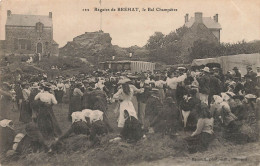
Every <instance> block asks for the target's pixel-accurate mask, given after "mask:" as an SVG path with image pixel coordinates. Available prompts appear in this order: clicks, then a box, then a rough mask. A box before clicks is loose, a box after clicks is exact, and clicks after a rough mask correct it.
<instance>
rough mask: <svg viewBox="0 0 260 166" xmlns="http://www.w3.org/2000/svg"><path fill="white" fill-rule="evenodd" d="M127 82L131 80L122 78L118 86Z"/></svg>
mask: <svg viewBox="0 0 260 166" xmlns="http://www.w3.org/2000/svg"><path fill="white" fill-rule="evenodd" d="M127 82H131V80H130V79H129V78H123V79H121V80H119V81H118V84H125V83H127Z"/></svg>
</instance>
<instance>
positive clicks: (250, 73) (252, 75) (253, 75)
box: [245, 66, 257, 83]
mask: <svg viewBox="0 0 260 166" xmlns="http://www.w3.org/2000/svg"><path fill="white" fill-rule="evenodd" d="M246 70H247V73H246V75H245V76H248V77H249V78H250V79H251V80H252V81H253V82H254V83H256V82H257V78H256V77H257V74H256V73H255V72H254V71H253V69H252V66H247V67H246Z"/></svg>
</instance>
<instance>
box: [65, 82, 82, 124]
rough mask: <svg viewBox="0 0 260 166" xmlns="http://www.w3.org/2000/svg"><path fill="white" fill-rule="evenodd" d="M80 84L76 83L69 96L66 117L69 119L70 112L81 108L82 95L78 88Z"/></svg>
mask: <svg viewBox="0 0 260 166" xmlns="http://www.w3.org/2000/svg"><path fill="white" fill-rule="evenodd" d="M80 87H81V84H80V83H78V84H76V87H75V88H74V90H73V92H72V94H71V97H70V103H69V115H68V119H69V120H71V114H72V113H73V112H76V111H81V110H82V96H83V93H82V91H81V90H80Z"/></svg>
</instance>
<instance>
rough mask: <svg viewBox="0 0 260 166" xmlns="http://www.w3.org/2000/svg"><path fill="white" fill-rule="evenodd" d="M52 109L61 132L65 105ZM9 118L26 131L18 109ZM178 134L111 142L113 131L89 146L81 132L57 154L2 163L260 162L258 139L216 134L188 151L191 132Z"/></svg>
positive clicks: (112, 118)
mask: <svg viewBox="0 0 260 166" xmlns="http://www.w3.org/2000/svg"><path fill="white" fill-rule="evenodd" d="M11 107H12V105H10V108H11ZM114 107H115V104H112V105H109V110H108V118H109V120H110V123H111V125H112V127H113V128H116V125H117V124H116V119H117V117H116V115H115V113H114V112H113V110H114ZM10 110H12V109H10ZM54 113H55V116H56V118H57V120H58V122H59V125H60V127H61V129H62V130H63V132H65V131H66V130H68V128H69V127H70V125H71V123H70V122H69V121H68V120H67V114H68V105H67V104H63V105H62V106H61V105H55V106H54ZM9 119H12V120H13V121H14V124H15V130H16V132H17V133H19V132H22V133H25V131H24V128H25V124H23V123H21V122H19V112H18V111H15V109H14V111H10V112H9ZM179 134H180V136H178V137H174V138H170V137H169V136H162V135H160V134H147V135H146V138H145V139H142V140H140V141H139V142H137V143H135V144H128V143H125V142H122V141H121V142H116V143H111V142H109V140H110V139H112V138H115V137H117V135H118V131H115V132H113V133H110V134H108V135H106V136H104V137H102V138H101V143H100V145H99V146H97V147H95V148H89V144H88V142H87V141H86V137H85V136H84V135H79V136H72V137H70V138H68V139H67V140H66V141H65V143H64V144H63V145H62V148H63V149H62V151H61V152H60V153H58V154H48V153H34V154H30V155H27V156H23V158H21V159H19V160H18V161H11V162H8V163H2V165H10V166H12V165H26V166H30V165H40V166H41V165H42V166H51V165H56V166H59V165H62V166H66V165H70V166H71V165H94V166H97V165H111V166H114V165H139V166H143V165H148V166H155V165H161V166H164V165H165V166H166V165H167V166H168V165H179V166H184V165H195V166H204V165H205V166H206V165H221V166H222V165H231V166H240V165H241V166H242V165H243V166H247V165H250V166H251V165H256V166H258V165H260V142H255V143H248V144H246V145H234V144H232V143H230V142H227V141H225V140H223V139H222V138H221V137H217V138H216V139H215V140H214V141H213V142H212V143H211V145H210V147H209V149H208V151H206V152H203V153H195V154H189V153H187V149H186V146H185V144H184V141H183V138H184V137H186V136H189V135H190V134H191V133H190V132H180V133H179Z"/></svg>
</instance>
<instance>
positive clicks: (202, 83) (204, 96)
mask: <svg viewBox="0 0 260 166" xmlns="http://www.w3.org/2000/svg"><path fill="white" fill-rule="evenodd" d="M202 71H203V75H202V76H201V77H199V78H198V82H199V96H200V100H201V101H202V102H203V103H205V104H207V105H208V97H209V93H210V88H209V84H210V77H209V72H210V71H209V68H208V67H204V69H202Z"/></svg>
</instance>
